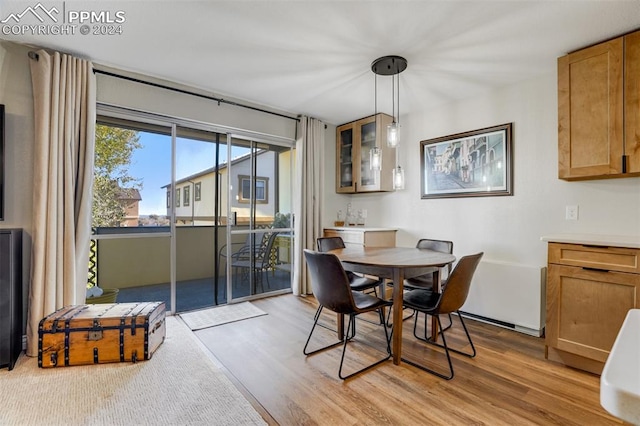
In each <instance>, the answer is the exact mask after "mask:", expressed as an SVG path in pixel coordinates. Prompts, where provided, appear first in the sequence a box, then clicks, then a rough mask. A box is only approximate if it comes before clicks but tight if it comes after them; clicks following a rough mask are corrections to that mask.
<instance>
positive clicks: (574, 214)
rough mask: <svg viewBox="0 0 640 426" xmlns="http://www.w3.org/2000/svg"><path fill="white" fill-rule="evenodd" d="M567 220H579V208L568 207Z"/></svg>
mask: <svg viewBox="0 0 640 426" xmlns="http://www.w3.org/2000/svg"><path fill="white" fill-rule="evenodd" d="M565 219H566V220H578V206H567V208H566V211H565Z"/></svg>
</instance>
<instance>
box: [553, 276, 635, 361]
mask: <svg viewBox="0 0 640 426" xmlns="http://www.w3.org/2000/svg"><path fill="white" fill-rule="evenodd" d="M547 281H548V282H547V324H546V329H545V334H546V344H547V345H548V346H550V347H553V348H557V349H560V350H562V351H565V352H569V353H572V354H576V355H580V356H583V357H585V358H589V359H592V360H596V361H600V362H604V361H606V359H607V356H608V355H609V351H610V350H611V347H612V346H613V342H614V341H615V339H616V336H617V335H618V331H619V330H620V327H621V326H622V322H623V321H624V319H625V316H626V315H627V312H628V311H629V309H633V308H637V307H638V306H639V305H640V303H639V302H640V300H639V298H640V275H638V274H627V273H621V272H607V271H596V270H590V269H583V268H580V267H575V266H564V265H553V264H552V265H549V271H548V280H547Z"/></svg>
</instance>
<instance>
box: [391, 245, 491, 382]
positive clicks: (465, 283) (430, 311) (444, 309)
mask: <svg viewBox="0 0 640 426" xmlns="http://www.w3.org/2000/svg"><path fill="white" fill-rule="evenodd" d="M483 254H484V253H478V254H474V255H470V256H464V257H462V258H461V259H460V261H459V262H458V264H457V265H456V267H455V268H454V269H453V272H451V275H449V277H448V279H447V282H446V284H445V285H444V286H443V290H442V292H441V293H437V292H434V291H429V290H412V291H409V292H407V293H405V294H404V296H403V305H404V306H405V307H406V308H410V309H413V310H414V311H416V316H415V321H414V323H413V335H414V336H415V337H416V338H417V339H419V340H422V341H424V342H427V343H429V344H432V345H436V346H439V347H441V348H444V351H445V354H446V355H447V362H448V363H449V373H448V374H443V373H440V372H437V371H435V370H433V369H430V368H428V367H425V366H424V365H421V364H418V363H417V362H415V361H410V360H407V359H404V358H402V360H403V361H404V362H406V363H407V364H411V365H413V366H415V367H418V368H420V369H422V370H425V371H427V372H429V373H431V374H434V375H436V376H438V377H442V378H443V379H446V380H451V379H452V378H453V364H452V363H451V355H450V354H449V351H453V352H456V353H459V354H461V355H465V356H468V357H470V358H473V357H474V356H476V348H475V347H474V346H473V342H472V341H471V336H470V335H469V331H468V330H467V326H466V325H465V323H464V320H463V319H462V315H460V312H458V310H459V309H460V308H461V307H462V305H464V302H465V301H466V300H467V296H468V295H469V287H471V279H472V278H473V274H474V273H475V271H476V268H477V267H478V263H480V259H481V258H482V255H483ZM453 312H455V313H457V314H458V318H460V323H461V324H462V328H463V329H464V332H465V334H466V335H467V339H468V341H469V344H470V345H471V352H470V353H468V352H462V351H460V350H457V349H452V348H450V347H448V346H447V339H446V337H445V334H444V330H443V329H442V323H441V322H440V315H442V314H451V313H453ZM420 313H423V314H425V316H424V333H425V335H424V336H419V335H418V334H417V333H416V328H417V325H418V316H419V314H420ZM428 315H433V316H434V317H435V318H436V320H437V324H438V329H439V335H440V336H441V337H442V344H439V343H438V342H437V341H436V340H437V339H436V340H432V339H431V338H430V337H427V316H428Z"/></svg>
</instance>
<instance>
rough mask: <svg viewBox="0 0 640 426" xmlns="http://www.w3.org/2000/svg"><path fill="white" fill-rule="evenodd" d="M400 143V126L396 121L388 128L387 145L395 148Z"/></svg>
mask: <svg viewBox="0 0 640 426" xmlns="http://www.w3.org/2000/svg"><path fill="white" fill-rule="evenodd" d="M398 142H400V126H398V123H396V122H395V121H394V122H393V123H391V124H389V125H388V126H387V145H388V146H389V147H391V148H395V147H396V146H398Z"/></svg>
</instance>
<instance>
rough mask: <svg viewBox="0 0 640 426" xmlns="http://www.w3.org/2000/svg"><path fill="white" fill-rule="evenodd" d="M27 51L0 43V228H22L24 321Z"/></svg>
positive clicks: (29, 140) (29, 129)
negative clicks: (0, 116) (0, 171)
mask: <svg viewBox="0 0 640 426" xmlns="http://www.w3.org/2000/svg"><path fill="white" fill-rule="evenodd" d="M29 50H30V49H28V48H26V47H24V46H20V45H17V44H13V43H9V42H5V41H2V42H0V104H4V106H5V140H4V149H5V151H4V190H5V193H4V221H2V222H0V228H22V229H23V233H22V240H23V241H22V258H23V263H22V265H23V267H22V284H23V299H24V301H25V304H24V306H25V309H24V312H23V318H25V321H26V300H27V297H28V292H29V277H30V262H31V229H32V226H31V216H32V212H33V140H34V123H33V91H32V89H31V71H30V70H29V61H30V59H29V58H28V57H27V53H28V52H29Z"/></svg>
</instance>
